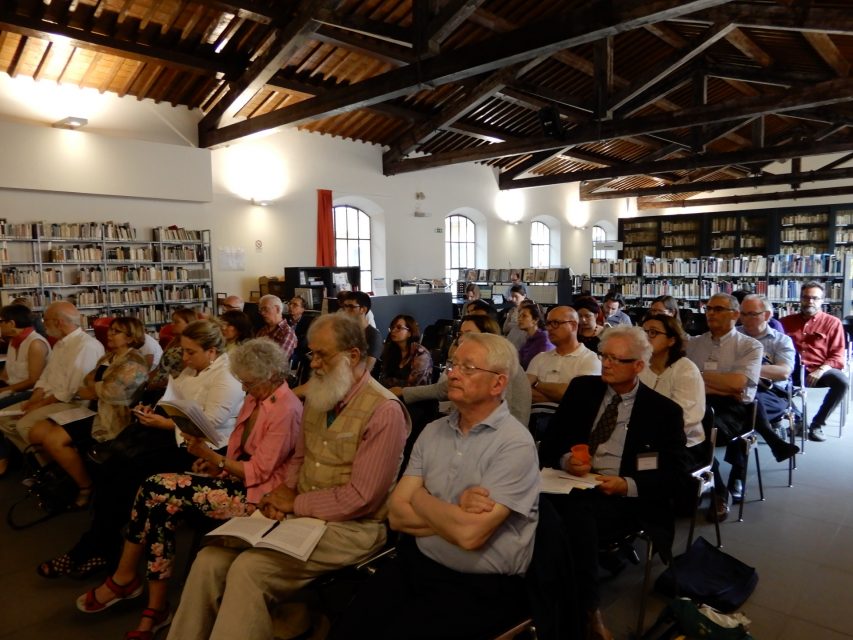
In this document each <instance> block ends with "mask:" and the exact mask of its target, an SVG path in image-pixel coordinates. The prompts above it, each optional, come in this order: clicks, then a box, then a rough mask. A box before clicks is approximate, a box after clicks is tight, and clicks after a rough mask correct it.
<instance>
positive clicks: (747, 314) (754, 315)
mask: <svg viewBox="0 0 853 640" xmlns="http://www.w3.org/2000/svg"><path fill="white" fill-rule="evenodd" d="M765 313H767V312H766V311H741V312H740V315H742V316H743V317H744V318H758V317H759V316H763V315H764V314H765Z"/></svg>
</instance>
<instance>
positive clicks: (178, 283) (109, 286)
mask: <svg viewBox="0 0 853 640" xmlns="http://www.w3.org/2000/svg"><path fill="white" fill-rule="evenodd" d="M210 252H211V249H210V232H209V231H207V230H204V231H192V230H187V229H182V228H178V227H169V228H162V227H159V228H156V229H154V230H153V232H152V237H151V239H149V240H143V239H140V238H139V237H138V236H137V231H136V228H135V227H133V226H131V225H130V224H129V223H122V224H116V223H113V222H105V223H100V222H87V223H76V222H75V223H50V224H48V223H44V222H32V223H9V222H8V221H6V220H0V283H2V285H3V288H2V291H0V303H2V304H4V305H5V304H9V303H10V302H11V301H12V300H13V299H14V298H17V297H28V298H30V299H31V300H32V301H33V305H34V308H35V309H36V310H38V311H41V310H43V309H44V308H45V307H46V306H47V305H49V304H50V303H52V302H56V301H59V300H67V301H69V302H73V303H74V304H75V305H76V306H77V308H78V309H79V310H80V312H81V316H82V321H83V326H84V328H87V327H88V325H89V323H90V322H91V320H93V319H94V318H98V317H102V316H116V315H121V316H134V317H137V318H139V319H140V320H141V321H142V322H144V323H145V324H146V325H149V326H150V325H159V324H162V323H165V322H168V319H169V316H170V315H171V308H173V307H174V306H177V305H190V306H197V307H200V308H201V309H203V310H208V311H209V310H210V309H211V307H212V304H211V303H212V291H213V280H212V265H211V257H210Z"/></svg>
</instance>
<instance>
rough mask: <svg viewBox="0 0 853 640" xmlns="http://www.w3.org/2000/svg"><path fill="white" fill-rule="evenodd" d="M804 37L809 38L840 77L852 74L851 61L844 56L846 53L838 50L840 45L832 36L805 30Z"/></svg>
mask: <svg viewBox="0 0 853 640" xmlns="http://www.w3.org/2000/svg"><path fill="white" fill-rule="evenodd" d="M803 37H804V38H805V39H806V40H808V43H809V44H810V45H811V46H812V48H813V49H814V50H815V51H817V54H818V55H819V56H820V57H821V58H822V59H823V61H824V62H825V63H826V64H827V65H828V66H829V68H830V69H832V70H833V71H835V73H836V74H837V75H838V76H839V77H841V78H846V77H847V76H849V75H850V63H849V62H848V61H847V59H846V58H845V57H844V54H842V53H841V51H839V50H838V47H836V46H835V43H834V42H833V41H832V38H830V37H829V36H828V35H827V34H825V33H816V32H813V31H807V32H805V33H804V34H803Z"/></svg>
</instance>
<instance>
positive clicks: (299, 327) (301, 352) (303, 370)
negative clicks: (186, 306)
mask: <svg viewBox="0 0 853 640" xmlns="http://www.w3.org/2000/svg"><path fill="white" fill-rule="evenodd" d="M287 311H288V315H287V322H288V323H289V324H290V327H291V328H292V329H293V332H294V333H295V334H296V349H295V350H294V352H293V356H292V357H291V359H290V369H291V371H292V372H294V373H295V372H298V373H299V374H300V379H299V380H298V382H299V383H302V382H305V381H306V380H307V379H308V374H309V372H310V370H311V363H310V362H309V360H308V358H307V355H306V354H307V353H308V327H309V326H311V321H312V319H313V316H310V315H308V314H307V313H305V298H303V297H302V296H293V297H292V298H291V299H290V300H289V301H288V303H287Z"/></svg>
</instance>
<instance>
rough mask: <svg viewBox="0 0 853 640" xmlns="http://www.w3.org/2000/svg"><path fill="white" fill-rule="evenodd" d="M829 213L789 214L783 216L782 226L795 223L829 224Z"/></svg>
mask: <svg viewBox="0 0 853 640" xmlns="http://www.w3.org/2000/svg"><path fill="white" fill-rule="evenodd" d="M828 223H829V214H828V213H792V214H790V215H787V216H782V226H783V227H786V226H790V225H794V224H808V225H816V224H824V225H825V224H828Z"/></svg>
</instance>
